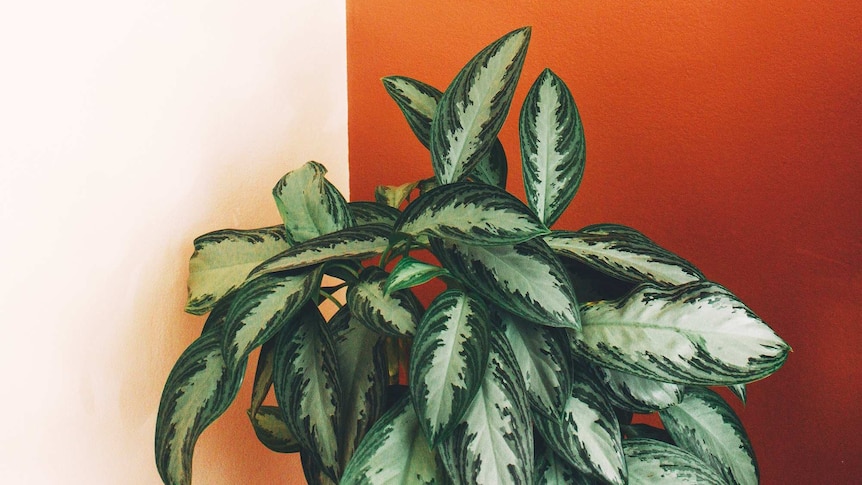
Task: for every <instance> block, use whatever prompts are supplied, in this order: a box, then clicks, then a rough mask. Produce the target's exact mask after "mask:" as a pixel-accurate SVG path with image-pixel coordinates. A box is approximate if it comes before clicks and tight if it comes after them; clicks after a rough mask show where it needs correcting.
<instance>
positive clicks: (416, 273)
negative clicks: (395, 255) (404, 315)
mask: <svg viewBox="0 0 862 485" xmlns="http://www.w3.org/2000/svg"><path fill="white" fill-rule="evenodd" d="M438 276H449V272H448V271H446V269H445V268H441V267H439V266H435V265H433V264H428V263H425V262H423V261H419V260H418V259H416V258H411V257H410V256H405V257H403V258H401V259H400V260H399V261H398V263H397V264H396V265H395V267H394V268H392V272H391V273H390V274H389V277H388V278H387V279H386V285H385V286H384V287H383V291H384V293H386V294H389V293H391V292H393V291H398V290H404V289H407V288H413V287H414V286H419V285H421V284H423V283H427V282H429V281H431V280H432V279H434V278H437V277H438Z"/></svg>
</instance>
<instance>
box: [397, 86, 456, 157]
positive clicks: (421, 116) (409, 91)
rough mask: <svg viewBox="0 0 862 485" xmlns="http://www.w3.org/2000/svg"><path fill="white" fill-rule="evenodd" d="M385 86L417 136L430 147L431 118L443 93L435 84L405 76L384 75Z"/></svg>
mask: <svg viewBox="0 0 862 485" xmlns="http://www.w3.org/2000/svg"><path fill="white" fill-rule="evenodd" d="M383 86H384V87H385V88H386V92H387V93H389V96H391V97H392V99H393V100H395V104H397V105H398V108H399V109H401V112H402V113H404V117H405V118H406V119H407V124H408V125H410V129H411V130H413V133H414V134H415V135H416V138H418V139H419V142H420V143H422V144H423V145H425V147H426V148H428V147H429V146H430V144H431V141H430V140H431V120H432V119H434V111H435V110H436V109H437V103H438V101H440V98H441V97H442V96H443V93H442V92H440V90H439V89H437V88H435V87H433V86H429V85H428V84H425V83H423V82H421V81H417V80H415V79H411V78H409V77H404V76H389V77H384V78H383Z"/></svg>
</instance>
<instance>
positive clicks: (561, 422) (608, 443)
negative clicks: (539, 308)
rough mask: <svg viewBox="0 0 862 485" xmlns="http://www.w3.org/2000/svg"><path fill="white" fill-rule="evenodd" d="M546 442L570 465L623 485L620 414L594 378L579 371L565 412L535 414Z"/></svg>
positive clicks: (537, 427)
mask: <svg viewBox="0 0 862 485" xmlns="http://www.w3.org/2000/svg"><path fill="white" fill-rule="evenodd" d="M534 423H535V426H536V429H537V430H538V431H539V433H540V434H541V435H542V437H543V438H544V440H545V442H546V443H547V444H548V446H549V447H550V448H552V449H553V450H554V451H555V452H556V453H557V454H558V455H560V456H561V457H562V458H563V459H565V460H566V461H567V462H568V463H569V464H570V465H572V466H574V467H576V468H577V469H579V470H581V472H583V473H586V474H588V475H595V476H598V477H601V479H602V480H603V481H605V482H607V483H612V484H623V483H625V480H626V467H625V461H624V460H623V451H622V445H621V441H622V437H621V435H620V430H619V423H618V422H617V417H616V414H615V413H614V411H613V409H611V406H610V404H608V402H607V401H606V400H605V398H604V396H603V394H602V391H601V389H600V388H599V386H598V385H597V383H596V382H595V381H594V380H593V379H592V376H590V375H588V374H587V373H586V372H583V371H582V370H581V369H578V371H577V372H575V373H574V374H573V380H572V392H571V394H570V395H569V397H568V399H567V400H566V402H565V404H564V406H563V410H562V412H560V413H558V414H556V415H555V416H552V417H547V416H542V415H534Z"/></svg>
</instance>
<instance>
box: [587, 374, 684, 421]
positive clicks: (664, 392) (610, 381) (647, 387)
mask: <svg viewBox="0 0 862 485" xmlns="http://www.w3.org/2000/svg"><path fill="white" fill-rule="evenodd" d="M595 371H596V374H597V375H598V377H599V379H600V380H601V381H602V382H603V383H604V385H605V395H606V396H607V397H608V400H609V401H610V402H611V404H613V405H614V406H616V407H618V408H621V409H625V410H628V411H632V412H635V413H641V414H649V413H652V412H655V411H658V410H660V409H664V408H666V407H669V406H673V405H675V404H678V403H679V402H680V401H681V400H682V393H683V387H682V386H680V385H679V384H670V383H667V382H659V381H656V380H653V379H649V378H646V377H640V376H636V375H634V374H629V373H627V372H620V371H616V370H613V369H606V368H604V367H601V366H596V367H595Z"/></svg>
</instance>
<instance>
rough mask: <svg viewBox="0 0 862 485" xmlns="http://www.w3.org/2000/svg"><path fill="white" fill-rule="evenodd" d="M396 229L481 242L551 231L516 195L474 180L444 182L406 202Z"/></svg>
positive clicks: (516, 239) (503, 241) (505, 240)
mask: <svg viewBox="0 0 862 485" xmlns="http://www.w3.org/2000/svg"><path fill="white" fill-rule="evenodd" d="M395 231H397V232H401V233H405V234H410V235H412V236H418V235H420V234H425V235H434V236H439V237H444V238H448V239H454V240H457V241H460V242H463V243H466V244H474V245H480V246H489V245H500V244H514V243H519V242H522V241H526V240H528V239H532V238H534V237H536V236H541V235H543V234H547V233H548V232H549V231H548V229H547V228H546V227H545V226H544V225H543V224H542V222H541V221H539V220H538V219H537V218H536V216H535V214H533V213H532V212H531V211H530V209H529V208H527V206H525V205H524V204H523V203H522V202H521V201H520V200H518V199H517V198H516V197H515V196H513V195H511V194H509V193H508V192H506V191H505V190H503V189H499V188H497V187H494V186H492V185H485V184H476V183H471V182H458V183H453V184H448V185H443V186H440V187H437V188H436V189H434V190H431V191H430V192H428V193H426V194H423V195H422V196H421V197H419V198H418V199H416V200H415V201H414V202H413V203H412V204H410V205H409V206H407V208H406V209H405V210H404V212H403V213H402V214H401V217H400V218H399V219H398V221H397V222H396V223H395Z"/></svg>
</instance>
